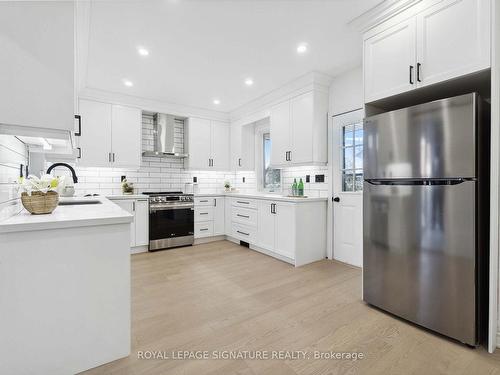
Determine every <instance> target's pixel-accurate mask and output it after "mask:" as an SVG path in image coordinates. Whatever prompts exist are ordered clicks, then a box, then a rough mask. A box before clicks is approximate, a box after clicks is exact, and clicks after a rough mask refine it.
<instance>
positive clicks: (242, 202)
mask: <svg viewBox="0 0 500 375" xmlns="http://www.w3.org/2000/svg"><path fill="white" fill-rule="evenodd" d="M236 203H241V204H250V202H244V201H236Z"/></svg>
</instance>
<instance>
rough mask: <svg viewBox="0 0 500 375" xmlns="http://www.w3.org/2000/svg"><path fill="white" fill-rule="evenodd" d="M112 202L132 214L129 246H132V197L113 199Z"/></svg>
mask: <svg viewBox="0 0 500 375" xmlns="http://www.w3.org/2000/svg"><path fill="white" fill-rule="evenodd" d="M113 203H116V204H117V205H118V206H120V207H121V208H123V209H124V210H125V211H127V212H128V213H130V214H132V215H134V219H133V221H132V222H131V223H130V247H134V246H136V245H135V222H136V220H135V212H134V201H133V200H132V199H124V200H114V201H113Z"/></svg>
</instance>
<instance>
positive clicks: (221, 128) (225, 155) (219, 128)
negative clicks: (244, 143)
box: [211, 121, 230, 171]
mask: <svg viewBox="0 0 500 375" xmlns="http://www.w3.org/2000/svg"><path fill="white" fill-rule="evenodd" d="M229 130H230V128H229V124H228V123H226V122H220V121H212V147H211V157H212V169H214V170H218V171H228V170H229V169H230V168H229V147H230V146H229Z"/></svg>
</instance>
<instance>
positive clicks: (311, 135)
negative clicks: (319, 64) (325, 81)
mask: <svg viewBox="0 0 500 375" xmlns="http://www.w3.org/2000/svg"><path fill="white" fill-rule="evenodd" d="M327 114H328V94H326V93H323V92H319V91H311V92H308V93H305V94H302V95H299V96H297V97H295V98H292V99H291V100H287V101H285V102H283V103H280V104H278V105H276V106H274V107H273V108H271V118H270V127H271V134H270V135H271V164H272V165H273V166H277V167H280V166H290V165H314V164H326V162H327V161H328V156H327V126H328V119H327Z"/></svg>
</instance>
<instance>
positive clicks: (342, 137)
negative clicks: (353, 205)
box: [339, 121, 364, 194]
mask: <svg viewBox="0 0 500 375" xmlns="http://www.w3.org/2000/svg"><path fill="white" fill-rule="evenodd" d="M350 127H351V128H352V144H348V145H346V143H345V133H346V131H345V129H346V128H350ZM358 129H361V130H363V137H364V127H363V121H356V122H351V123H347V124H344V125H342V126H341V127H340V168H339V171H340V189H341V192H342V194H362V193H363V183H362V182H363V175H364V168H356V148H359V147H362V148H363V141H361V143H356V136H355V135H356V130H358ZM349 149H351V150H352V168H344V166H345V150H349ZM363 153H364V149H363ZM363 167H364V166H363ZM347 172H350V174H351V175H352V176H353V181H352V187H353V190H344V175H345V174H346V173H347ZM358 174H361V189H357V188H356V176H357V175H358Z"/></svg>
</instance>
